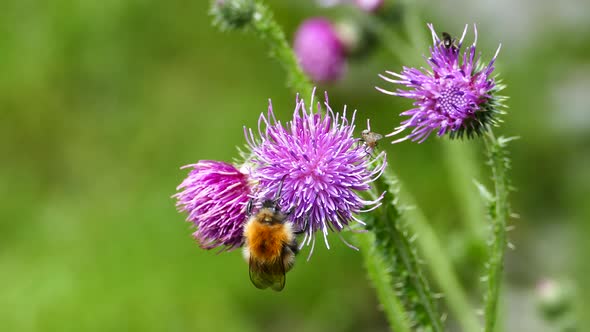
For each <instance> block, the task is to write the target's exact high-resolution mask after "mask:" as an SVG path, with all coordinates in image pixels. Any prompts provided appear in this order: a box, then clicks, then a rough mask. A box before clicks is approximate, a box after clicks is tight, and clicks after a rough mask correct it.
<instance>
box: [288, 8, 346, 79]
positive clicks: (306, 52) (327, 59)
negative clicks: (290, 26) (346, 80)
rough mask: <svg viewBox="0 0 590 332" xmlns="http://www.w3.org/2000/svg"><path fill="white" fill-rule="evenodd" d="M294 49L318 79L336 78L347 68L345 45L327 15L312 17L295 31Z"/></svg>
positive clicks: (303, 64) (304, 65)
mask: <svg viewBox="0 0 590 332" xmlns="http://www.w3.org/2000/svg"><path fill="white" fill-rule="evenodd" d="M293 44H294V45H293V48H294V51H295V54H296V56H297V59H298V61H299V63H300V64H301V68H302V69H303V71H304V72H305V73H306V74H307V75H309V77H310V78H311V79H312V80H314V81H316V82H327V81H336V80H338V79H339V78H340V77H342V75H343V74H344V71H345V70H346V54H345V49H344V44H343V43H342V41H341V40H340V38H339V37H338V34H337V32H336V29H335V28H334V26H333V25H332V23H330V21H328V20H327V19H325V18H320V17H317V18H311V19H308V20H306V21H305V22H303V23H302V24H301V25H300V26H299V28H297V31H296V32H295V40H294V42H293Z"/></svg>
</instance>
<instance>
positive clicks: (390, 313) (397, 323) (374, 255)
mask: <svg viewBox="0 0 590 332" xmlns="http://www.w3.org/2000/svg"><path fill="white" fill-rule="evenodd" d="M356 240H357V243H358V245H359V247H360V250H361V253H362V254H363V260H364V262H365V268H366V269H367V274H368V276H369V279H370V281H371V283H372V284H373V286H374V287H375V291H376V293H377V298H378V300H379V303H380V304H381V307H382V309H383V311H384V312H385V317H386V318H387V321H388V322H389V325H390V327H391V330H392V331H395V332H410V331H411V329H410V322H409V319H408V315H407V314H406V312H405V310H404V307H403V304H402V303H401V302H400V300H399V298H398V297H397V295H396V293H395V291H394V290H393V287H392V285H393V280H392V278H391V275H390V273H389V271H390V270H391V266H390V265H389V263H388V262H387V260H386V258H385V257H384V256H383V255H382V254H381V252H379V249H378V247H377V244H376V240H375V235H374V234H373V233H371V232H367V233H360V234H357V236H356Z"/></svg>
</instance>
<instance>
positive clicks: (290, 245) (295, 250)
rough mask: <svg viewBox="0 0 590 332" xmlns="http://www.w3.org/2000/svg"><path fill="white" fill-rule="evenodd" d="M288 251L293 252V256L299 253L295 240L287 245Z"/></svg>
mask: <svg viewBox="0 0 590 332" xmlns="http://www.w3.org/2000/svg"><path fill="white" fill-rule="evenodd" d="M287 247H289V249H291V251H292V252H293V254H295V255H297V254H298V253H299V245H298V244H297V239H293V241H291V243H289V244H288V245H287Z"/></svg>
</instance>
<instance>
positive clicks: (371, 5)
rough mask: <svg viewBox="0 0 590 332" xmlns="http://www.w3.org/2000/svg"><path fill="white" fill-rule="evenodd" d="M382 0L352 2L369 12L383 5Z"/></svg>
mask: <svg viewBox="0 0 590 332" xmlns="http://www.w3.org/2000/svg"><path fill="white" fill-rule="evenodd" d="M383 3H384V1H383V0H354V4H355V5H356V6H357V7H358V8H360V9H361V10H364V11H366V12H369V13H374V12H376V11H378V10H379V9H381V7H383Z"/></svg>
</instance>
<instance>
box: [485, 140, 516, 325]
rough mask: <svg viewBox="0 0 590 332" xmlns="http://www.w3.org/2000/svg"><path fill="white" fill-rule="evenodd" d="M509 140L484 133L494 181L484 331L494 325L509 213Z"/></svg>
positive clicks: (490, 211)
mask: <svg viewBox="0 0 590 332" xmlns="http://www.w3.org/2000/svg"><path fill="white" fill-rule="evenodd" d="M510 140H511V139H506V138H502V137H500V138H498V139H496V137H495V136H494V134H493V133H492V131H491V130H490V131H489V132H488V133H487V134H486V135H485V136H484V141H485V146H486V149H487V154H488V158H489V162H488V163H489V165H490V167H491V170H492V181H493V183H494V198H493V201H492V202H491V204H490V210H489V214H490V219H491V222H492V231H493V232H492V233H493V242H492V247H491V253H490V257H489V262H488V266H489V270H488V276H487V279H488V290H487V295H486V304H485V320H486V323H485V331H486V332H493V331H494V328H495V326H496V320H497V313H498V299H499V297H500V288H501V285H502V274H503V271H504V254H505V251H506V245H507V240H506V224H507V220H508V216H509V214H510V207H509V203H508V194H509V191H510V182H509V180H508V176H507V172H508V169H509V168H510V159H509V158H508V152H507V151H506V145H507V143H508V142H509V141H510Z"/></svg>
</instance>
